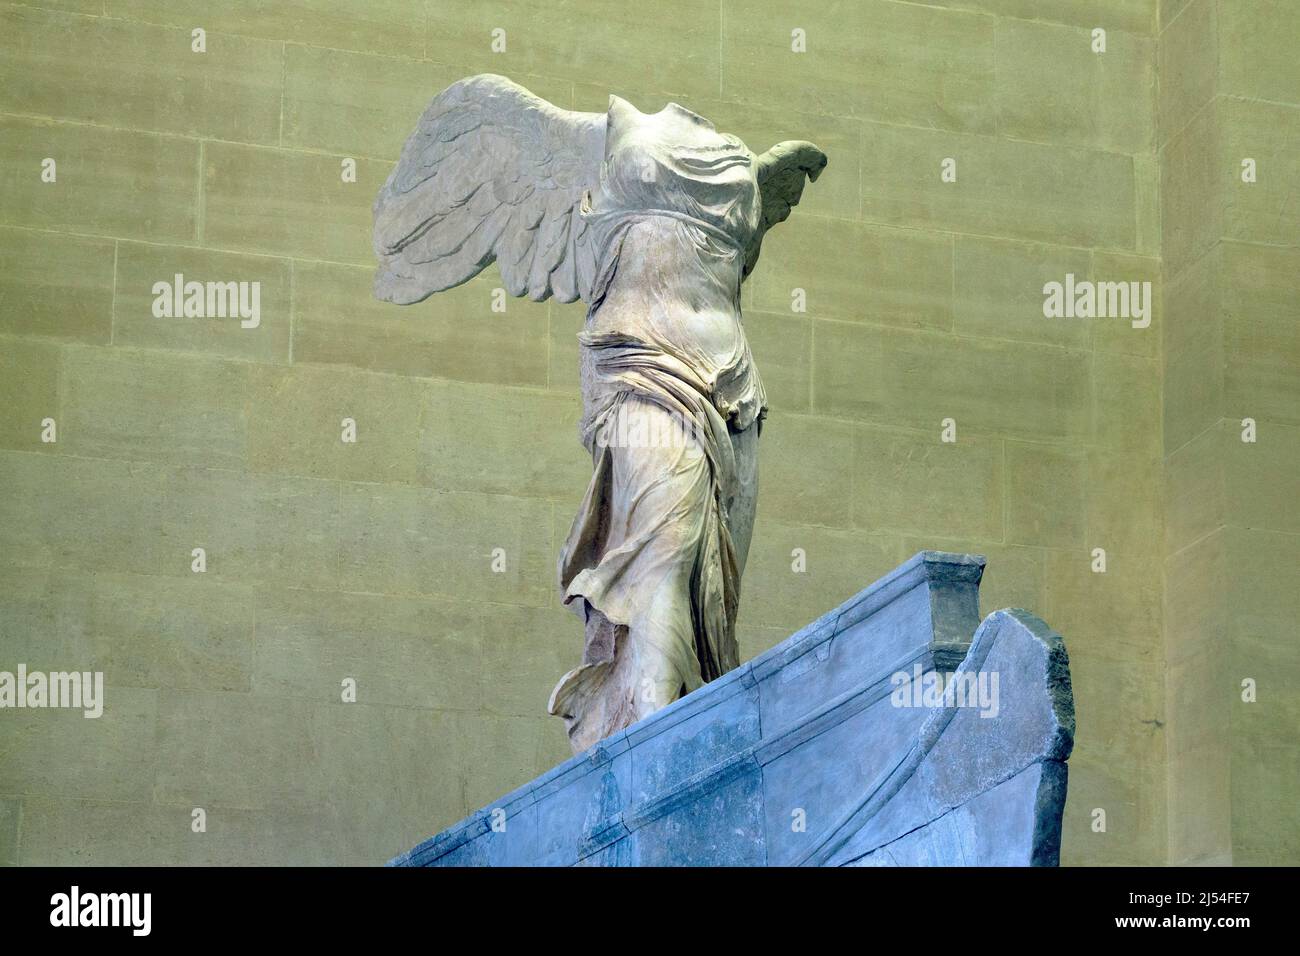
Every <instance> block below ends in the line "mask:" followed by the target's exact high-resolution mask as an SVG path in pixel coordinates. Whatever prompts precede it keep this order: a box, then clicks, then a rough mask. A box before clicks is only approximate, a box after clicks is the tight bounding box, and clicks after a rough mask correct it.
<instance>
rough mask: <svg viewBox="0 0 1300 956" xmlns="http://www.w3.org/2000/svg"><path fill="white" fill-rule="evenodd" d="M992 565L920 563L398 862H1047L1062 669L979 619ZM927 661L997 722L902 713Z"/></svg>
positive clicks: (1061, 784) (1052, 652) (1050, 651)
mask: <svg viewBox="0 0 1300 956" xmlns="http://www.w3.org/2000/svg"><path fill="white" fill-rule="evenodd" d="M983 569H984V559H983V558H981V557H978V556H974V555H957V554H945V553H941V552H931V551H927V552H922V553H920V554H918V555H916V556H915V557H913V558H912V559H911V560H909V561H908V562H906V563H905V564H903V565H901V566H900V567H898V568H897V569H895V570H894V571H893V572H891V573H890V574H888V575H886V576H885V577H883V578H881V579H880V580H879V581H877V582H876V583H875V584H873V585H871V586H870V587H868V588H866V589H865V590H864V591H862V592H861V593H860V594H858V595H857V596H856V597H854V598H853V599H851V600H849V601H847V602H846V603H845V604H843V605H842V606H840V607H839V608H836V609H835V610H833V611H831V612H830V613H828V614H826V615H824V616H823V617H821V618H820V619H818V620H817V621H814V622H813V623H812V624H810V625H808V626H807V627H805V628H804V629H803V630H801V631H799V632H798V633H796V634H794V635H793V636H791V637H790V638H789V639H787V640H786V641H784V642H783V643H781V644H779V645H777V646H776V647H774V648H772V649H771V650H770V651H768V652H767V653H765V654H763V655H761V656H759V657H757V658H755V659H754V660H752V661H750V662H748V663H746V664H744V665H742V666H741V667H739V668H737V669H736V670H734V671H732V672H731V673H729V674H727V675H725V676H724V677H722V678H720V679H718V680H716V681H714V682H712V683H710V684H707V685H705V686H704V687H702V688H700V689H699V690H697V691H695V692H694V693H692V694H690V695H688V696H686V697H685V698H683V699H681V700H679V701H677V702H676V703H674V704H672V705H670V706H669V707H667V708H665V709H664V710H661V711H659V712H657V713H655V714H653V715H652V716H650V717H649V718H647V719H645V720H642V721H640V722H639V723H637V724H635V725H633V726H631V727H629V728H628V729H627V730H625V731H622V732H620V733H617V734H614V735H613V736H611V737H609V738H608V739H606V740H604V741H602V742H601V743H600V744H598V745H597V746H595V747H592V748H591V749H590V750H588V751H587V752H586V753H583V754H580V755H578V756H576V757H574V758H573V759H571V760H569V761H567V762H566V763H563V764H561V765H560V766H558V767H556V768H555V769H553V770H551V771H550V772H548V773H546V774H543V775H542V776H541V777H539V778H537V779H536V780H534V781H532V782H531V783H528V784H526V785H525V786H523V787H521V788H519V789H518V790H516V791H514V792H513V793H511V794H508V795H506V796H504V797H502V798H501V799H500V800H499V801H497V802H496V803H494V804H492V805H491V806H488V807H485V808H483V809H482V810H481V811H479V812H478V813H476V814H474V815H473V816H471V817H469V818H468V819H466V820H464V821H462V822H461V823H459V824H457V825H456V826H453V827H451V828H450V829H448V830H446V831H444V832H442V833H440V834H438V835H437V836H435V837H433V838H432V839H430V840H428V841H426V842H425V843H422V844H421V845H419V846H417V847H415V848H414V849H412V850H411V851H409V852H408V853H405V854H403V855H402V856H400V857H398V858H397V859H395V860H393V861H392V862H393V864H394V865H400V866H501V865H507V866H508V865H526V866H532V865H541V866H572V865H584V866H637V865H641V866H657V865H731V866H792V865H797V866H841V865H865V866H882V865H883V866H891V865H986V866H991V865H1038V866H1042V865H1049V866H1050V865H1056V864H1057V862H1058V860H1059V850H1060V823H1061V813H1062V811H1063V809H1064V805H1065V790H1066V760H1067V758H1068V757H1069V754H1070V749H1071V747H1072V745H1073V738H1074V710H1073V696H1072V693H1071V688H1070V676H1069V662H1068V659H1067V657H1066V653H1065V648H1064V645H1063V644H1062V642H1061V638H1060V637H1059V635H1057V634H1055V633H1054V632H1052V630H1051V629H1050V628H1049V627H1048V626H1047V625H1046V624H1044V623H1043V622H1042V621H1040V620H1039V619H1038V618H1036V617H1034V616H1033V615H1032V614H1029V613H1028V612H1027V611H1021V610H1006V611H997V612H995V613H993V614H991V615H989V616H988V617H987V618H986V619H985V620H984V622H983V623H982V624H980V623H979V614H978V607H979V581H980V578H981V576H982V574H983ZM977 625H978V629H977ZM918 663H919V664H920V666H921V668H922V671H923V673H931V672H933V671H935V670H936V669H938V670H940V671H949V670H951V669H952V668H954V667H956V668H957V670H958V672H959V673H960V672H972V673H976V672H983V673H985V674H991V673H996V674H997V675H998V677H999V683H998V691H999V694H998V712H997V716H996V717H981V716H980V711H979V710H978V709H975V708H969V707H955V706H952V707H938V708H935V707H920V708H916V707H898V706H894V703H893V702H892V701H891V692H892V691H893V690H894V684H893V682H892V681H891V675H894V674H896V673H898V672H906V673H912V672H913V668H914V665H916V664H918ZM800 817H801V818H802V819H803V821H804V822H805V824H806V825H805V827H804V828H803V829H800V828H799V827H798V826H796V825H795V823H796V820H797V819H798V818H800ZM494 822H495V824H496V829H494V828H493V826H494Z"/></svg>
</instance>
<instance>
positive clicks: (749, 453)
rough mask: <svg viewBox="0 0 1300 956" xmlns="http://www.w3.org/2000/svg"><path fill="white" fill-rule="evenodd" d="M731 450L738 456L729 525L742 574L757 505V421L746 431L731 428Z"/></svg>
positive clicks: (728, 514) (728, 509)
mask: <svg viewBox="0 0 1300 956" xmlns="http://www.w3.org/2000/svg"><path fill="white" fill-rule="evenodd" d="M731 450H732V452H733V454H734V457H735V460H736V494H735V495H734V496H733V497H732V499H731V500H730V501H728V502H727V529H728V530H729V531H730V532H731V544H732V547H733V548H734V549H735V552H736V569H737V570H738V571H739V572H740V573H742V574H743V573H744V571H745V558H746V557H748V555H749V542H750V539H751V538H752V537H753V534H754V516H755V514H756V512H757V509H758V423H757V422H755V423H754V424H752V425H750V426H749V427H748V428H746V429H745V430H744V431H743V432H736V431H733V432H731Z"/></svg>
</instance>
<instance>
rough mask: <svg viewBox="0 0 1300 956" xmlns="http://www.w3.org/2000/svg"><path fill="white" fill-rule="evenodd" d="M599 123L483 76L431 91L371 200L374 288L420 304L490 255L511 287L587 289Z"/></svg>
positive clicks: (547, 291)
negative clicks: (585, 209) (586, 203)
mask: <svg viewBox="0 0 1300 956" xmlns="http://www.w3.org/2000/svg"><path fill="white" fill-rule="evenodd" d="M605 123H606V116H605V114H604V113H577V112H572V111H570V110H563V109H560V108H559V107H556V106H553V105H552V104H550V103H548V102H546V101H545V100H543V99H541V98H540V97H537V96H534V95H533V94H532V93H530V92H528V91H527V90H526V89H524V88H523V87H522V86H519V85H518V84H516V83H512V82H510V80H507V79H506V78H505V77H501V76H493V75H490V74H484V75H481V76H472V77H468V78H467V79H464V80H460V81H459V82H457V83H453V84H452V85H451V86H449V87H448V88H447V89H445V90H444V91H443V92H442V93H440V94H438V96H437V97H436V98H435V99H434V101H433V102H432V103H430V104H429V107H428V109H426V110H425V111H424V115H423V116H421V117H420V125H419V126H418V127H417V128H416V130H415V132H414V133H412V134H411V137H410V139H408V140H407V141H406V145H405V147H403V149H402V157H401V159H400V160H399V161H398V163H397V167H396V168H395V169H394V170H393V172H392V175H390V176H389V177H388V182H386V183H385V184H384V188H383V189H382V190H380V193H379V197H378V198H377V199H376V200H375V227H374V244H375V253H376V255H377V256H378V257H379V263H380V264H379V272H378V274H377V275H376V277H375V295H376V296H378V297H379V298H381V299H385V300H387V301H390V302H396V303H398V304H400V305H406V304H409V303H412V302H419V301H421V300H422V299H425V298H427V297H428V296H430V295H432V294H433V293H434V292H440V291H442V290H443V289H449V288H451V287H452V286H456V285H460V284H461V283H462V282H466V281H468V280H469V279H472V278H473V277H474V276H476V275H478V273H479V272H481V271H482V270H483V269H484V268H486V267H487V266H488V265H489V264H490V263H491V262H492V261H493V260H496V261H497V262H498V264H499V267H500V270H501V277H502V279H503V280H504V282H505V288H506V290H507V291H508V292H509V293H510V294H511V295H516V296H521V295H527V296H528V297H529V298H531V299H535V300H538V301H541V300H543V299H546V298H547V297H548V296H550V295H552V294H554V295H555V297H556V298H557V299H559V300H560V301H562V302H572V301H574V300H575V299H578V298H583V299H586V298H588V295H589V293H590V291H591V283H592V280H593V277H594V273H595V267H596V262H595V250H594V249H593V248H591V245H592V244H591V242H589V241H588V240H589V238H590V233H589V232H588V229H587V223H586V221H585V220H584V219H583V218H582V216H581V215H580V211H579V209H580V206H581V204H582V202H583V196H584V193H586V191H587V190H595V188H596V187H597V185H598V183H599V179H600V166H601V161H602V159H603V157H604V144H605Z"/></svg>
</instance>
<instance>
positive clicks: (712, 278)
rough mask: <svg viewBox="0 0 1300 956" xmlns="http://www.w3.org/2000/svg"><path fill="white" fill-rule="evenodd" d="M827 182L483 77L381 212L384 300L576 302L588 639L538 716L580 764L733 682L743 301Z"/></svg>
mask: <svg viewBox="0 0 1300 956" xmlns="http://www.w3.org/2000/svg"><path fill="white" fill-rule="evenodd" d="M825 165H826V157H825V156H824V155H823V154H822V152H821V151H820V150H819V149H817V147H815V146H813V145H812V144H811V143H806V142H796V141H792V142H784V143H779V144H778V145H776V146H774V147H772V149H770V150H768V151H767V152H766V153H763V154H762V155H759V156H756V155H754V154H753V153H752V152H750V151H749V149H748V148H747V147H746V146H745V144H744V143H742V142H741V141H740V139H738V138H737V137H735V136H731V135H728V134H725V133H721V132H719V131H718V130H717V129H716V128H715V127H714V125H713V124H712V123H711V122H709V121H708V120H707V119H705V118H704V117H702V116H699V115H697V114H695V113H693V112H691V111H690V110H688V109H685V108H684V107H682V106H679V105H677V104H676V103H669V104H668V105H667V106H666V107H665V108H664V109H662V110H660V111H659V112H657V113H649V114H647V113H642V112H640V111H639V110H637V109H636V108H635V107H634V106H632V105H631V104H630V103H628V102H626V101H625V100H623V99H620V98H619V97H617V96H611V97H610V99H609V108H608V110H607V111H606V112H605V113H581V112H572V111H569V110H563V109H559V108H557V107H555V106H553V105H552V104H550V103H548V102H546V101H545V100H542V99H540V98H538V97H536V96H534V95H533V94H531V93H529V92H528V91H527V90H525V89H524V88H523V87H521V86H518V85H517V84H515V83H512V82H511V81H510V80H507V79H505V78H503V77H499V76H491V75H484V76H474V77H469V78H467V79H464V80H461V81H460V82H458V83H454V84H453V85H452V86H450V87H448V88H447V89H446V90H444V91H443V92H442V93H440V94H439V95H438V96H437V97H436V98H435V99H434V100H433V102H432V103H431V104H430V105H429V107H428V109H427V110H425V112H424V115H423V116H422V117H421V118H420V122H419V126H418V127H417V128H416V130H415V132H414V133H413V134H412V135H411V137H410V139H409V140H408V141H407V142H406V145H405V147H404V148H403V150H402V155H401V159H400V160H399V162H398V164H397V166H396V168H395V169H394V170H393V173H392V175H391V176H390V177H389V179H388V181H387V183H385V185H384V187H383V189H382V190H381V191H380V194H379V197H378V199H377V200H376V201H375V226H374V245H375V252H376V254H377V256H378V258H379V262H380V265H379V271H378V275H377V277H376V281H375V292H376V295H377V296H378V297H379V298H381V299H384V300H387V301H390V302H394V303H397V304H399V305H408V304H411V303H415V302H420V301H422V300H423V299H425V298H427V297H428V296H430V295H431V294H433V293H435V292H439V291H441V290H444V289H448V288H451V287H452V286H456V285H459V284H461V283H463V282H466V281H467V280H469V279H471V278H473V277H474V276H475V275H477V274H478V273H479V272H480V271H482V270H483V269H484V268H485V267H487V266H488V265H489V264H490V263H492V262H493V261H495V262H496V263H497V264H498V267H499V269H500V272H501V278H502V281H503V284H504V286H505V288H506V290H507V291H509V292H510V294H512V295H516V296H523V295H527V296H528V297H529V298H531V299H534V300H538V301H541V300H544V299H546V298H548V297H549V296H552V295H554V296H555V297H556V298H558V299H559V300H561V301H563V302H572V301H574V300H576V299H582V300H583V301H584V302H585V303H586V305H587V320H586V327H585V328H584V330H583V331H582V332H581V333H580V334H579V341H580V343H581V372H582V397H583V416H582V421H581V425H580V433H581V438H582V442H583V444H584V446H585V447H586V448H587V450H588V451H589V452H590V453H591V455H592V461H593V465H594V472H593V475H592V479H591V483H590V485H589V486H588V488H587V492H586V496H585V498H584V500H583V502H582V505H581V507H580V510H579V512H578V515H577V517H576V518H575V519H574V522H573V525H572V529H571V531H570V532H569V536H568V539H567V541H566V542H565V543H564V547H563V549H562V551H561V554H560V559H559V573H560V586H561V588H562V589H563V596H564V601H565V603H566V604H567V605H569V606H570V607H571V608H573V609H574V610H575V611H576V612H577V613H578V615H579V616H580V617H581V618H582V620H583V621H584V622H585V628H586V641H585V650H584V653H583V659H582V663H581V665H580V666H578V667H576V668H575V669H574V670H571V671H570V672H569V673H567V674H565V675H564V676H563V677H562V678H561V679H560V682H559V684H558V685H557V686H556V687H555V690H554V691H553V692H552V694H551V698H550V701H549V704H548V710H549V711H550V713H552V714H554V715H557V716H560V717H562V718H563V719H564V720H565V722H566V725H567V727H568V731H569V738H570V741H571V743H572V745H573V748H574V750H575V751H580V750H584V749H586V748H588V747H590V746H591V745H593V744H595V743H596V742H597V741H600V740H602V739H604V738H606V737H608V736H609V735H611V734H613V733H616V732H617V731H619V730H622V729H624V728H626V727H628V726H630V725H631V724H633V723H635V722H636V721H638V720H640V719H642V718H643V717H646V716H648V715H649V714H650V713H652V712H654V711H656V710H658V709H660V708H662V707H664V706H666V705H667V704H669V703H671V702H673V701H674V700H676V699H677V698H679V697H681V696H682V695H684V694H686V693H689V692H690V691H692V690H695V689H696V688H697V687H699V686H700V685H701V684H703V683H706V682H708V681H712V680H715V679H716V678H719V677H721V676H722V675H723V674H726V673H727V672H728V671H730V670H732V669H733V668H735V667H736V666H737V665H738V664H739V655H738V649H737V643H736V635H735V624H736V612H737V608H738V605H739V600H740V578H741V572H742V571H743V569H744V565H745V557H746V554H747V552H748V549H749V540H750V533H751V530H752V528H753V522H754V509H755V501H756V493H757V482H756V477H757V470H756V458H757V451H758V437H759V433H760V431H761V428H762V420H763V417H764V415H765V413H766V410H767V400H766V396H765V393H764V391H763V384H762V381H761V380H760V378H759V375H758V370H757V369H756V368H755V366H754V360H753V356H752V355H751V354H750V350H749V345H748V343H747V341H746V339H745V333H744V328H743V326H742V324H741V315H740V289H741V283H742V282H743V280H744V279H745V277H746V276H748V275H749V273H750V272H752V271H753V269H754V266H755V264H756V263H757V261H758V255H759V248H760V245H761V243H762V240H763V236H764V234H765V233H766V232H767V230H768V229H770V228H771V227H772V226H774V225H775V224H776V223H778V222H781V221H782V220H784V219H785V218H786V217H787V216H789V214H790V209H791V207H792V206H794V205H796V204H797V203H798V201H799V198H800V195H801V194H802V191H803V188H804V183H805V181H806V180H815V179H817V177H818V175H819V174H820V173H821V171H822V169H823V168H824V167H825Z"/></svg>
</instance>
